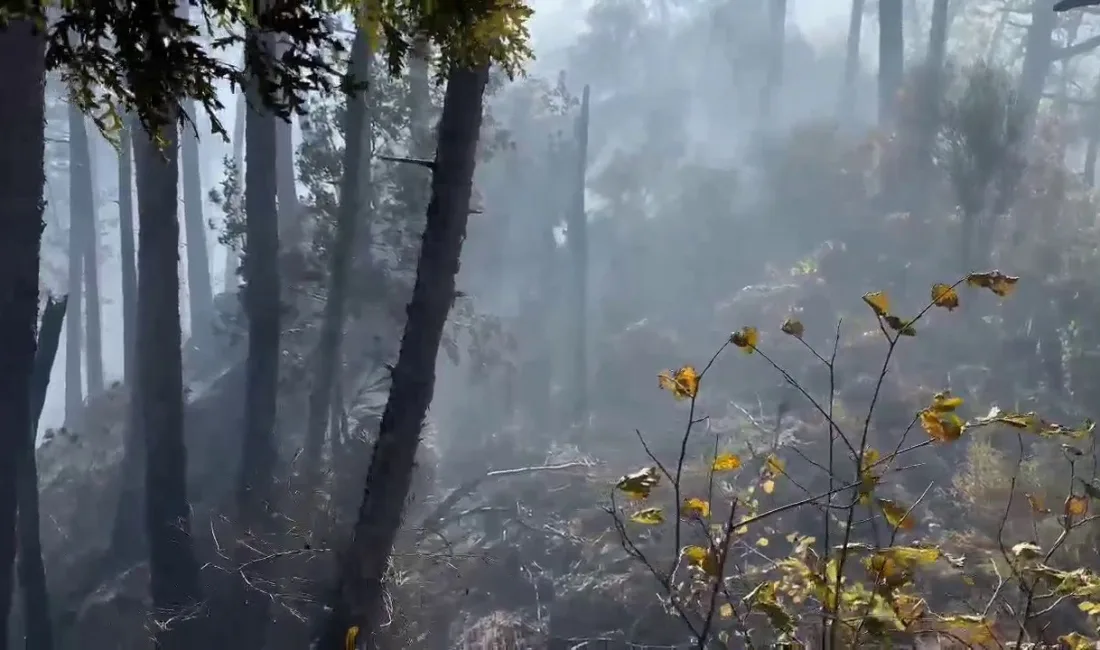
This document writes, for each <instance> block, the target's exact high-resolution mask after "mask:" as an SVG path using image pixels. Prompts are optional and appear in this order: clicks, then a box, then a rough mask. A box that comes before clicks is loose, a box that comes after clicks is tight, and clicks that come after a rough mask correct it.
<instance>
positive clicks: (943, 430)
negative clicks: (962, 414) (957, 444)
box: [920, 409, 964, 442]
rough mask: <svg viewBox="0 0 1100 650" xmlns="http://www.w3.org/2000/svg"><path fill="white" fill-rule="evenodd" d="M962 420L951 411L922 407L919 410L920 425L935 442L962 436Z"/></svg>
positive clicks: (950, 440)
mask: <svg viewBox="0 0 1100 650" xmlns="http://www.w3.org/2000/svg"><path fill="white" fill-rule="evenodd" d="M963 424H964V423H963V421H962V419H960V418H959V416H957V415H955V414H954V413H951V412H936V411H933V410H932V409H924V410H922V411H921V412H920V426H921V428H922V429H924V431H925V433H927V434H928V437H929V438H932V439H933V440H935V441H936V442H953V441H955V440H958V439H959V437H960V436H962V432H963Z"/></svg>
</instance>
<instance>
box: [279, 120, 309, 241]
mask: <svg viewBox="0 0 1100 650" xmlns="http://www.w3.org/2000/svg"><path fill="white" fill-rule="evenodd" d="M293 119H294V118H293V117H291V119H290V120H282V119H276V120H275V153H276V157H275V166H276V175H277V177H278V181H277V182H278V200H279V206H278V209H279V239H280V241H282V242H283V245H284V246H285V247H287V248H288V249H292V248H298V247H299V246H301V245H302V240H303V239H304V237H305V234H304V229H303V228H302V219H301V206H300V205H299V203H298V175H297V173H296V172H295V171H294V124H293V121H292V120H293Z"/></svg>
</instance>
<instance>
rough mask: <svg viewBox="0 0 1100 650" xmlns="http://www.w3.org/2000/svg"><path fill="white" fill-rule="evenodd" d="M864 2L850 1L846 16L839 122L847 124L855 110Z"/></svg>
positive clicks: (858, 0) (861, 0)
mask: <svg viewBox="0 0 1100 650" xmlns="http://www.w3.org/2000/svg"><path fill="white" fill-rule="evenodd" d="M863 3H864V0H852V11H851V13H850V14H849V15H848V42H847V47H846V51H845V53H844V83H843V84H842V85H841V87H840V120H841V122H848V121H850V120H851V118H852V113H854V112H855V108H856V77H858V76H859V68H860V65H859V44H860V39H861V38H862V36H863Z"/></svg>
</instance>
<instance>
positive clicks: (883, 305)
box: [863, 291, 890, 317]
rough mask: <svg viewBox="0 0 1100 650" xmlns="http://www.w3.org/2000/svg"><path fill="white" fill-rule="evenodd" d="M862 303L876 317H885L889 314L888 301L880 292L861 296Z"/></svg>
mask: <svg viewBox="0 0 1100 650" xmlns="http://www.w3.org/2000/svg"><path fill="white" fill-rule="evenodd" d="M863 302H865V303H867V305H868V306H869V307H870V308H871V309H872V310H873V311H874V312H875V315H876V316H881V317H885V316H886V315H887V314H889V313H890V299H889V298H887V297H886V294H885V293H883V292H881V291H872V292H871V293H865V294H863Z"/></svg>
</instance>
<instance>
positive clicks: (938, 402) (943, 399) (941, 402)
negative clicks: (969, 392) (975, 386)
mask: <svg viewBox="0 0 1100 650" xmlns="http://www.w3.org/2000/svg"><path fill="white" fill-rule="evenodd" d="M962 403H963V398H961V397H955V396H954V395H952V394H951V391H949V390H945V391H942V392H939V393H936V394H935V395H933V396H932V406H931V408H932V410H933V411H937V412H940V413H945V412H947V411H954V410H955V409H957V408H959V407H960V406H962Z"/></svg>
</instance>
